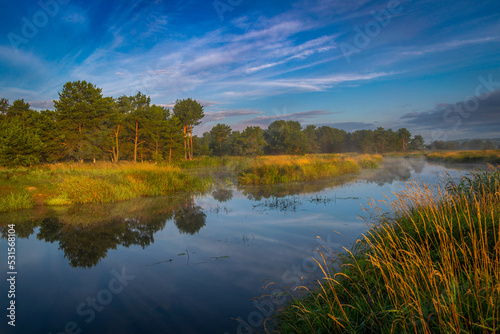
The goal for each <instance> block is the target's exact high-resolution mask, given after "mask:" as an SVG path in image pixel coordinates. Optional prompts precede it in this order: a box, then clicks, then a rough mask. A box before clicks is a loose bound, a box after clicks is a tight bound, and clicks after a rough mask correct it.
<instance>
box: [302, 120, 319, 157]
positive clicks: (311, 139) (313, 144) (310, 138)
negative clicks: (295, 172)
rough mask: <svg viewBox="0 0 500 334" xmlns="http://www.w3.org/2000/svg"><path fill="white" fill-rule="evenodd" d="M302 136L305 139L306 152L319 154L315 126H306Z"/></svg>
mask: <svg viewBox="0 0 500 334" xmlns="http://www.w3.org/2000/svg"><path fill="white" fill-rule="evenodd" d="M303 132H304V134H305V135H306V138H307V144H308V146H309V147H308V152H309V153H318V152H320V145H319V142H318V136H317V131H316V126H315V125H307V126H306V127H305V129H304V130H303Z"/></svg>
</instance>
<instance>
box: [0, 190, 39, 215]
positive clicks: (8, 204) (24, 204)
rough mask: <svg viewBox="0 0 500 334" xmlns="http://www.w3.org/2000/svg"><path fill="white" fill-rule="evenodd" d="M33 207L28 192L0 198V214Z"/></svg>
mask: <svg viewBox="0 0 500 334" xmlns="http://www.w3.org/2000/svg"><path fill="white" fill-rule="evenodd" d="M31 207H33V199H32V198H31V194H30V193H29V192H28V191H21V192H19V193H10V194H8V195H6V196H4V197H1V198H0V212H7V211H15V210H20V209H29V208H31Z"/></svg>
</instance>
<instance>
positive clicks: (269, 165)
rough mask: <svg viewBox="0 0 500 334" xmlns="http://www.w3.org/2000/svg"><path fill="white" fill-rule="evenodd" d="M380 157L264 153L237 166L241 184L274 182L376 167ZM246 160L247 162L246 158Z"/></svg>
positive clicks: (340, 173)
mask: <svg viewBox="0 0 500 334" xmlns="http://www.w3.org/2000/svg"><path fill="white" fill-rule="evenodd" d="M380 160H381V156H379V155H375V156H371V155H366V154H365V155H341V154H335V155H326V154H325V155H306V156H301V157H297V156H289V155H282V156H264V157H260V158H257V159H254V160H253V161H251V162H247V163H246V164H241V165H240V166H238V167H237V169H238V170H240V172H239V176H238V182H239V183H240V184H275V183H290V182H297V181H312V180H319V179H327V178H331V177H334V176H338V175H343V174H347V173H352V172H357V171H359V170H360V169H361V168H377V167H378V162H379V161H380ZM243 162H245V161H243Z"/></svg>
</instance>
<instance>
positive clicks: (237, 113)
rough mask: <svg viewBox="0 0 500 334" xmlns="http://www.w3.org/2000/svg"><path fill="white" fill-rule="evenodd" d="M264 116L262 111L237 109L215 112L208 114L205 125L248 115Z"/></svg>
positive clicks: (204, 119)
mask: <svg viewBox="0 0 500 334" xmlns="http://www.w3.org/2000/svg"><path fill="white" fill-rule="evenodd" d="M256 114H262V111H259V110H253V109H236V110H223V111H215V112H206V113H205V117H204V118H203V122H204V123H209V122H215V121H218V122H220V121H222V120H224V119H226V118H228V117H241V116H248V115H256Z"/></svg>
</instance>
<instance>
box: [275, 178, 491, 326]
mask: <svg viewBox="0 0 500 334" xmlns="http://www.w3.org/2000/svg"><path fill="white" fill-rule="evenodd" d="M375 212H376V214H375V215H376V217H377V218H376V219H377V220H378V224H377V225H374V226H373V227H372V228H371V229H370V230H369V232H368V233H367V235H366V236H365V237H364V238H363V241H360V242H358V243H357V246H356V247H355V248H354V249H353V250H352V251H350V252H348V253H347V254H345V255H341V256H339V258H338V261H339V264H340V266H336V267H335V268H339V269H338V270H334V269H332V268H333V266H332V263H331V262H329V261H318V264H319V265H320V266H321V269H322V271H323V273H324V278H323V279H322V280H320V281H319V287H318V288H317V289H315V290H308V291H309V292H308V293H307V294H306V296H305V297H303V298H300V299H295V300H294V301H293V302H292V304H291V305H288V306H287V307H286V308H285V310H284V312H283V313H281V314H280V315H279V323H278V326H277V328H276V330H277V331H278V332H280V333H410V332H412V333H495V332H496V333H498V332H499V331H500V171H499V170H498V169H496V170H495V171H491V172H481V173H479V172H478V173H476V174H473V176H472V177H469V178H463V179H462V180H461V181H460V183H459V184H455V183H453V182H452V181H451V180H448V181H446V182H443V184H442V187H441V189H440V191H439V192H438V194H436V191H435V190H433V189H431V188H430V187H427V186H425V185H424V186H418V185H416V184H410V185H408V187H407V189H406V190H405V191H402V192H401V193H399V194H398V195H397V201H395V202H392V203H391V204H390V206H389V209H388V210H387V212H389V213H390V214H388V213H387V212H386V210H375Z"/></svg>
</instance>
